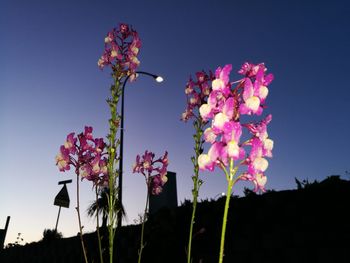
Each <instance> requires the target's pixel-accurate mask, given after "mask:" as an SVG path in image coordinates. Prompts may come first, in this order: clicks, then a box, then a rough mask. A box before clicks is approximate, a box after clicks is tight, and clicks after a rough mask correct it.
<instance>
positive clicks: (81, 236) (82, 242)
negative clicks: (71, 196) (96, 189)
mask: <svg viewBox="0 0 350 263" xmlns="http://www.w3.org/2000/svg"><path fill="white" fill-rule="evenodd" d="M76 210H77V213H78V223H79V236H80V242H81V247H82V249H83V254H84V260H85V263H88V259H87V255H86V249H85V245H84V239H83V228H82V226H81V219H80V204H79V174H77V207H76Z"/></svg>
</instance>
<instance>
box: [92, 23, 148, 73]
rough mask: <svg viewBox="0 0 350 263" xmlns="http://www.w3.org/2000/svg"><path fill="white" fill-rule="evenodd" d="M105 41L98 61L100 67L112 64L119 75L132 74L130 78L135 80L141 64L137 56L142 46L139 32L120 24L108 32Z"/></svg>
mask: <svg viewBox="0 0 350 263" xmlns="http://www.w3.org/2000/svg"><path fill="white" fill-rule="evenodd" d="M104 42H105V50H104V52H103V54H102V56H101V57H100V58H99V60H98V62H97V65H98V66H99V68H101V69H103V68H104V67H106V66H110V67H111V68H112V70H113V71H116V72H118V76H127V75H130V76H131V77H130V80H133V79H134V78H135V76H136V75H135V72H136V69H137V67H138V66H139V65H140V61H139V60H138V58H137V56H138V54H139V51H140V48H141V40H140V37H139V35H138V33H137V32H136V31H135V30H133V29H132V27H131V26H129V25H127V24H120V25H119V27H118V28H113V29H112V30H111V31H110V32H108V33H107V36H106V37H105V41H104Z"/></svg>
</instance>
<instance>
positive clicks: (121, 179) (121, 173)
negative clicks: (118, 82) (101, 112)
mask: <svg viewBox="0 0 350 263" xmlns="http://www.w3.org/2000/svg"><path fill="white" fill-rule="evenodd" d="M135 73H136V74H137V75H139V74H142V75H147V76H150V77H152V78H154V80H155V81H156V82H158V83H160V82H163V78H162V77H161V76H158V75H155V74H151V73H148V72H145V71H136V72H135ZM129 78H130V75H128V76H127V77H126V78H125V80H124V83H123V87H122V98H121V99H122V106H121V107H122V108H121V120H120V148H119V179H118V199H119V205H120V207H119V211H118V228H119V227H121V226H122V207H123V206H122V193H123V190H122V188H123V187H122V186H123V144H124V93H125V85H126V82H127V81H128V80H129Z"/></svg>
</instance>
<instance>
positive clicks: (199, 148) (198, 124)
mask: <svg viewBox="0 0 350 263" xmlns="http://www.w3.org/2000/svg"><path fill="white" fill-rule="evenodd" d="M193 125H194V127H195V130H196V133H195V134H194V135H193V137H194V141H195V147H194V151H195V156H194V157H192V163H193V168H194V175H193V176H192V180H193V189H192V215H191V222H190V231H189V238H188V246H187V263H191V260H192V258H191V256H192V238H193V227H194V223H195V217H196V209H197V202H198V193H199V188H200V186H201V185H202V183H203V182H202V180H200V179H199V166H198V157H199V155H200V154H201V153H202V152H203V140H202V135H203V129H204V126H205V123H204V122H203V121H202V119H201V118H197V119H196V120H195V121H194V122H193Z"/></svg>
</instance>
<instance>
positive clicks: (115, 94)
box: [108, 75, 120, 263]
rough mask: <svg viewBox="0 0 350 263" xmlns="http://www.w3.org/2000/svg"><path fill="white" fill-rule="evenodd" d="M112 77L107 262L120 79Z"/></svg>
mask: <svg viewBox="0 0 350 263" xmlns="http://www.w3.org/2000/svg"><path fill="white" fill-rule="evenodd" d="M113 77H114V85H113V86H112V87H111V97H112V98H111V100H109V101H108V104H109V107H110V111H111V119H110V121H109V126H110V128H109V131H110V132H109V135H108V139H109V145H108V156H109V160H108V174H109V196H108V233H109V235H108V240H109V262H110V263H113V245H114V236H115V228H114V226H115V218H116V216H115V210H114V207H115V203H116V196H115V190H116V189H115V182H116V177H117V176H118V174H117V173H116V171H115V169H114V165H115V159H116V149H117V146H118V142H116V134H117V129H118V114H117V104H118V101H119V92H120V90H119V85H120V80H119V79H118V77H117V76H115V75H113Z"/></svg>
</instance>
